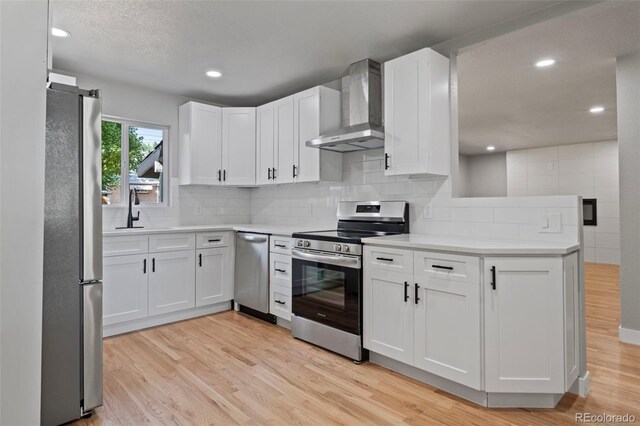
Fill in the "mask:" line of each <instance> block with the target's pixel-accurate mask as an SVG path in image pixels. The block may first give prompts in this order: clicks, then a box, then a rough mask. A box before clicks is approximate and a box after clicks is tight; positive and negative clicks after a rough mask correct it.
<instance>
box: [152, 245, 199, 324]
mask: <svg viewBox="0 0 640 426" xmlns="http://www.w3.org/2000/svg"><path fill="white" fill-rule="evenodd" d="M150 257H151V273H150V274H149V315H158V314H165V313H167V312H174V311H179V310H182V309H188V308H193V307H194V306H195V298H196V286H195V260H196V255H195V251H193V250H185V251H171V252H165V253H155V254H152V255H150Z"/></svg>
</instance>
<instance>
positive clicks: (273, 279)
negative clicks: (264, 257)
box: [269, 235, 291, 321]
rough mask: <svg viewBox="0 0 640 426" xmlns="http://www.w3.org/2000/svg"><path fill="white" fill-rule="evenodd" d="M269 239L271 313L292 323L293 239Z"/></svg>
mask: <svg viewBox="0 0 640 426" xmlns="http://www.w3.org/2000/svg"><path fill="white" fill-rule="evenodd" d="M269 239H270V244H269V245H270V247H271V250H272V251H271V252H270V253H269V306H270V308H269V313H271V314H272V315H275V316H277V317H279V318H282V319H284V320H287V321H291V239H290V238H288V237H278V236H274V235H272V236H271V237H269Z"/></svg>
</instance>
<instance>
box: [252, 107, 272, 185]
mask: <svg viewBox="0 0 640 426" xmlns="http://www.w3.org/2000/svg"><path fill="white" fill-rule="evenodd" d="M274 124H275V117H274V110H273V102H272V103H269V104H267V105H263V106H261V107H258V108H257V110H256V126H257V127H256V183H257V184H258V185H266V184H269V183H274V182H273V179H272V177H273V167H274V158H275V155H276V154H275V149H276V146H275V143H274V141H275V139H274V137H275V129H274Z"/></svg>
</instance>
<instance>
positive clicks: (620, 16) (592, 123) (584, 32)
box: [458, 2, 640, 154]
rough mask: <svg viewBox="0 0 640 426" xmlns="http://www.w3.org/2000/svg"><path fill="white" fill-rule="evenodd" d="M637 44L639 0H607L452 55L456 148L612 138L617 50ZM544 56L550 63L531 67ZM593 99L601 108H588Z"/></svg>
mask: <svg viewBox="0 0 640 426" xmlns="http://www.w3.org/2000/svg"><path fill="white" fill-rule="evenodd" d="M637 50H640V2H607V3H604V4H600V5H597V6H593V7H589V8H586V9H583V10H581V11H578V12H574V13H572V14H568V15H564V16H560V17H558V18H554V19H552V20H549V21H546V22H543V23H541V24H537V25H534V26H531V27H527V28H524V29H522V30H519V31H516V32H513V33H510V34H506V35H504V36H500V37H497V38H494V39H491V40H489V41H486V42H484V43H481V44H480V45H477V46H472V47H470V48H467V49H465V50H464V51H462V52H461V53H460V54H459V56H458V83H459V114H460V115H459V128H460V152H461V153H463V154H479V153H486V150H485V147H486V146H487V145H495V146H496V150H497V151H506V150H511V149H521V148H531V147H542V146H550V145H560V144H571V143H580V142H592V141H602V140H613V139H616V138H617V130H616V68H615V63H616V59H615V58H616V57H617V56H620V55H623V54H625V53H629V52H633V51H637ZM546 57H551V58H555V59H556V60H557V61H558V62H557V63H556V65H554V66H552V67H549V68H545V69H538V68H536V67H535V65H534V64H535V62H536V61H537V60H539V59H541V58H546ZM593 105H602V106H604V107H605V108H606V110H605V112H604V113H602V114H599V115H594V114H591V113H589V111H588V110H589V108H590V107H591V106H593Z"/></svg>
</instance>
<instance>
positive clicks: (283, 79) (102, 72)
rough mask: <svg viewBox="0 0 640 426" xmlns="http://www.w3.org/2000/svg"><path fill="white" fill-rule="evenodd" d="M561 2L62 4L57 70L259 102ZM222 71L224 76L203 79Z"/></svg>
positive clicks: (227, 100)
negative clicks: (365, 62) (359, 64)
mask: <svg viewBox="0 0 640 426" xmlns="http://www.w3.org/2000/svg"><path fill="white" fill-rule="evenodd" d="M560 3H562V2H560V1H539V0H537V1H507V0H503V1H407V2H398V1H339V2H335V1H334V2H331V1H283V2H274V1H226V2H223V1H131V0H130V1H61V0H52V3H51V4H52V25H53V26H54V27H59V28H63V29H65V30H67V31H69V32H71V34H72V37H71V38H68V39H54V40H53V48H52V51H53V67H54V68H55V69H59V70H66V71H72V72H79V73H84V74H88V75H94V76H98V77H107V78H111V79H115V80H120V81H125V82H128V83H132V84H137V85H141V86H146V87H150V88H155V89H159V90H163V91H165V92H169V93H175V94H180V95H184V96H188V97H193V98H196V99H202V100H208V101H212V102H217V103H221V104H226V105H233V106H243V105H258V104H261V103H263V102H267V101H270V100H273V99H277V98H279V97H281V96H285V95H288V94H291V93H294V92H295V91H298V90H302V89H305V88H307V87H310V86H313V85H316V84H321V83H324V82H328V81H331V80H334V79H336V78H338V77H340V76H341V74H342V72H343V71H344V70H345V69H346V67H347V66H348V65H349V64H350V63H352V62H355V61H357V60H360V59H364V58H372V59H375V60H378V61H386V60H388V59H391V58H395V57H397V56H401V55H403V54H405V53H408V52H411V51H414V50H417V49H419V48H422V47H425V46H431V45H435V44H438V43H440V42H443V41H446V40H451V39H454V38H456V37H460V36H462V35H466V34H469V33H473V32H475V31H478V30H480V29H485V28H487V27H490V26H492V25H496V24H500V23H503V22H504V21H507V20H510V19H514V18H518V17H522V16H523V15H527V14H530V13H532V12H536V11H541V10H543V9H545V8H551V7H554V6H560ZM209 69H217V70H220V71H221V72H222V73H223V74H224V76H223V77H222V78H220V79H218V80H212V79H209V78H207V77H205V75H204V73H205V71H206V70H209Z"/></svg>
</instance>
